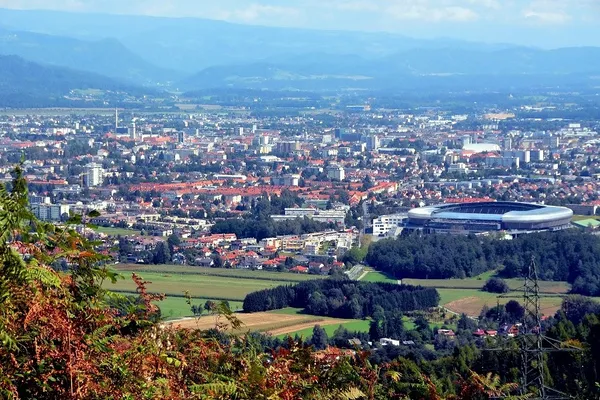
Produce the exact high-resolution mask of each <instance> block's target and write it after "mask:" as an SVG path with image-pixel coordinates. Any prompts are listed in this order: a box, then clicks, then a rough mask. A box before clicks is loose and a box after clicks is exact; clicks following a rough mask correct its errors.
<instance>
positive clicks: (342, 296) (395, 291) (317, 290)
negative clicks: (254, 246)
mask: <svg viewBox="0 0 600 400" xmlns="http://www.w3.org/2000/svg"><path fill="white" fill-rule="evenodd" d="M439 300H440V297H439V294H438V292H437V290H435V289H434V288H423V287H420V286H408V285H395V284H391V283H370V282H357V281H350V280H337V279H324V280H316V281H309V282H302V283H299V284H297V285H294V286H289V285H287V286H278V287H275V288H272V289H264V290H260V291H257V292H253V293H250V294H248V295H247V296H246V298H245V299H244V306H243V307H244V311H245V312H258V311H269V310H276V309H281V308H285V307H297V308H303V309H304V311H305V312H306V313H308V314H312V315H321V316H328V317H334V318H351V319H360V318H368V317H371V316H372V315H373V313H374V312H375V310H378V309H381V310H382V311H383V312H385V311H390V312H405V311H414V310H424V309H427V308H431V307H436V306H437V305H438V304H439Z"/></svg>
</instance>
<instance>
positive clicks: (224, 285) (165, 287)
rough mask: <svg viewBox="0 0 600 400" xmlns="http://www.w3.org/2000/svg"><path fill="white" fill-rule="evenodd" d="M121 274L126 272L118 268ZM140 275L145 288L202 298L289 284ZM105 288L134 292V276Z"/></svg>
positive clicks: (243, 294)
mask: <svg viewBox="0 0 600 400" xmlns="http://www.w3.org/2000/svg"><path fill="white" fill-rule="evenodd" d="M121 272H122V274H123V275H126V276H127V273H124V272H123V271H121ZM139 275H140V276H141V277H142V278H143V279H144V280H146V281H149V282H152V283H150V284H148V290H149V291H150V292H152V293H164V294H166V295H174V296H183V294H184V292H186V291H187V292H189V293H190V295H192V296H193V297H198V298H204V299H222V300H238V301H241V300H244V297H246V295H247V294H248V293H251V292H256V291H258V290H262V289H267V288H272V287H275V286H279V285H285V284H289V282H286V281H274V280H262V279H241V278H235V277H223V276H210V275H192V274H188V275H181V274H164V273H156V272H143V273H139ZM105 287H106V289H108V290H113V291H118V292H135V290H136V286H135V283H134V282H133V280H131V279H127V278H126V279H124V280H119V281H118V282H117V283H116V284H112V283H107V284H105Z"/></svg>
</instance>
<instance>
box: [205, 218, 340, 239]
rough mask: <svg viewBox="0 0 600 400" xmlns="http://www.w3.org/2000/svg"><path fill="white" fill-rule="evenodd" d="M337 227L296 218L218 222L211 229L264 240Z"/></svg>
mask: <svg viewBox="0 0 600 400" xmlns="http://www.w3.org/2000/svg"><path fill="white" fill-rule="evenodd" d="M334 228H335V225H333V224H327V223H322V222H316V221H313V220H312V219H309V218H306V217H304V218H296V219H295V220H291V221H279V222H275V221H273V220H272V219H268V220H264V219H260V220H256V219H226V220H223V221H217V222H216V223H215V224H214V225H213V226H212V227H211V229H210V231H211V233H215V234H221V233H235V235H236V236H237V237H238V238H255V239H256V240H262V239H264V238H268V237H275V236H282V235H302V234H305V233H314V232H321V231H325V230H328V229H334Z"/></svg>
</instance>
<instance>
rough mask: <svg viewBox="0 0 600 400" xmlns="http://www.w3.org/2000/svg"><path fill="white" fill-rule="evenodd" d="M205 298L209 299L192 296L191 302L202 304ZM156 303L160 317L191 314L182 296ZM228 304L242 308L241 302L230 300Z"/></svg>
mask: <svg viewBox="0 0 600 400" xmlns="http://www.w3.org/2000/svg"><path fill="white" fill-rule="evenodd" d="M207 300H211V299H198V298H193V299H192V304H193V305H200V306H203V305H204V303H205V302H206V301H207ZM156 305H157V306H159V307H160V311H161V314H162V317H163V318H164V319H165V320H170V319H177V318H183V317H191V316H193V315H192V311H191V309H190V306H189V305H187V304H186V299H185V298H184V297H167V298H166V299H164V300H163V301H158V302H156ZM229 306H230V307H231V310H233V311H238V310H241V309H242V302H241V301H230V302H229Z"/></svg>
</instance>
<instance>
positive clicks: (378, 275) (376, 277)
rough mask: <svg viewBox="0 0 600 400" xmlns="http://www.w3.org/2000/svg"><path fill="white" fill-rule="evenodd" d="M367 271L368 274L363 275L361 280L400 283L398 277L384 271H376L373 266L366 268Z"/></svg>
mask: <svg viewBox="0 0 600 400" xmlns="http://www.w3.org/2000/svg"><path fill="white" fill-rule="evenodd" d="M365 272H366V273H367V274H366V275H365V276H363V278H362V279H361V280H360V281H361V282H385V283H398V280H397V279H394V278H391V277H389V276H387V275H386V274H384V273H383V272H379V271H375V270H373V269H371V268H365Z"/></svg>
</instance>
